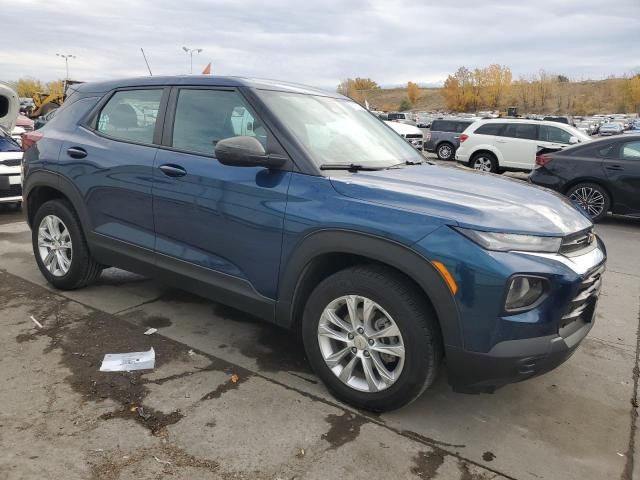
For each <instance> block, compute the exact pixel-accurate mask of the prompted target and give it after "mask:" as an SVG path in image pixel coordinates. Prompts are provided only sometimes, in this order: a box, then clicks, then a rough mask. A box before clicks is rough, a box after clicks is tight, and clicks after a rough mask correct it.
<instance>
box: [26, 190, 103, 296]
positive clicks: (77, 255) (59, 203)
mask: <svg viewBox="0 0 640 480" xmlns="http://www.w3.org/2000/svg"><path fill="white" fill-rule="evenodd" d="M47 215H55V216H57V217H58V218H60V220H62V222H63V223H64V224H65V226H66V227H67V229H68V230H69V235H70V237H71V243H72V247H73V251H72V252H73V253H72V256H71V265H70V267H69V270H68V271H67V273H66V274H64V275H62V276H55V275H53V274H52V273H51V272H50V271H49V270H47V267H45V265H44V262H43V261H42V258H41V257H40V252H39V249H38V230H39V226H40V224H41V222H42V219H43V218H45V217H46V216H47ZM31 243H32V245H33V253H34V255H35V257H36V262H37V264H38V268H39V269H40V272H41V273H42V275H43V276H44V277H45V278H46V279H47V281H48V282H49V283H50V284H51V285H53V286H54V287H56V288H59V289H61V290H74V289H77V288H82V287H85V286H87V285H89V284H90V283H92V282H94V281H95V280H96V279H97V278H98V277H99V276H100V273H101V272H102V269H103V266H102V265H100V264H99V263H98V262H96V261H95V260H94V259H93V257H92V256H91V252H90V251H89V248H88V247H87V240H86V239H85V236H84V232H83V231H82V228H81V226H80V221H79V220H78V217H77V215H76V213H75V211H74V210H73V207H72V206H71V205H70V204H69V203H68V202H67V201H65V200H50V201H48V202H46V203H44V204H42V205H41V206H40V208H39V209H38V211H37V212H36V214H35V216H34V219H33V226H32V230H31Z"/></svg>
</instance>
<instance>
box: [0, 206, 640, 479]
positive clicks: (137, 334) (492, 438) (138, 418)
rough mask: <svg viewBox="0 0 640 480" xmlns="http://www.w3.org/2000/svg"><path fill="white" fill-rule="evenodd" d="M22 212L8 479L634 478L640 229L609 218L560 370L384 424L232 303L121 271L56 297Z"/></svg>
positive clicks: (6, 280)
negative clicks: (581, 333) (144, 361)
mask: <svg viewBox="0 0 640 480" xmlns="http://www.w3.org/2000/svg"><path fill="white" fill-rule="evenodd" d="M0 218H3V216H2V214H0ZM16 220H17V221H7V222H3V221H2V220H0V325H1V326H2V332H3V333H2V335H1V336H0V349H1V351H2V352H4V354H3V355H2V357H0V382H2V385H3V388H2V389H1V390H0V405H2V406H3V408H2V410H1V411H0V479H2V480H5V479H14V478H15V479H18V478H20V479H22V478H42V477H43V475H42V474H43V472H46V473H47V475H44V476H50V477H53V476H56V475H57V476H59V477H61V478H65V479H67V478H69V479H72V478H88V477H93V478H99V479H103V478H104V479H115V478H121V479H128V478H136V479H146V478H158V477H159V476H161V475H162V474H166V475H169V474H171V475H172V477H171V478H185V479H186V478H195V477H196V476H197V477H199V478H205V479H206V478H252V479H253V478H258V479H260V478H269V479H275V478H287V479H288V478H318V479H319V478H340V477H343V476H348V477H349V478H386V477H388V476H393V477H395V478H437V479H464V480H478V479H490V478H512V479H540V478H544V479H605V478H606V479H610V478H616V479H617V478H622V479H631V478H633V473H634V453H635V452H634V450H635V445H636V444H637V443H638V442H639V441H640V439H638V438H636V437H637V434H636V432H635V423H636V418H635V415H636V413H635V412H636V410H635V408H634V404H635V405H637V402H636V391H637V385H635V382H637V370H636V377H635V378H634V368H637V351H638V350H637V346H638V336H637V333H638V321H639V317H640V315H639V314H640V308H639V307H640V305H639V299H640V257H639V256H638V255H637V250H638V245H639V243H638V242H639V241H640V221H637V220H630V219H622V218H609V219H607V220H606V221H604V222H603V223H602V224H600V225H598V227H597V231H598V233H599V234H600V235H601V236H602V238H603V239H604V241H605V243H606V244H607V247H608V254H609V263H608V271H607V273H606V275H605V278H604V282H603V291H602V296H601V300H600V304H599V307H598V314H597V322H596V324H595V326H594V328H593V329H592V331H591V333H590V335H589V337H588V338H587V339H586V340H585V341H584V343H583V345H582V346H581V348H580V349H578V351H577V353H576V354H575V355H574V356H573V357H572V358H571V359H570V360H569V361H568V362H567V363H566V364H564V365H563V366H561V367H560V368H558V369H557V370H555V371H553V372H551V373H549V374H547V375H544V376H542V377H539V378H535V379H532V380H530V381H527V382H524V383H521V384H516V385H511V386H507V387H505V388H503V389H500V390H498V391H497V392H496V393H495V394H493V395H463V394H456V393H453V392H451V390H450V389H449V387H448V386H447V384H446V378H445V376H444V375H443V376H441V378H440V379H439V380H438V382H437V383H436V384H435V385H434V387H433V388H432V389H430V390H429V391H427V392H426V393H425V394H424V395H423V396H422V397H421V398H420V399H418V400H417V401H416V402H415V403H413V404H412V405H410V406H408V407H406V408H403V409H401V410H399V411H396V412H392V413H388V414H384V415H381V416H375V415H370V414H367V413H363V412H356V411H353V410H352V409H350V408H348V407H346V406H344V405H341V404H340V403H338V402H337V401H335V400H334V399H333V397H331V395H330V394H329V393H328V392H327V391H326V390H325V388H324V387H323V386H322V385H321V384H320V383H319V382H318V380H317V378H316V377H315V376H314V375H313V374H312V372H311V371H310V370H309V367H308V365H307V363H306V361H305V358H304V354H303V352H302V349H301V347H300V344H299V342H298V341H297V339H296V338H295V337H294V336H293V335H290V334H287V333H286V332H282V331H280V330H278V329H276V328H274V327H271V326H269V325H266V324H263V323H260V322H259V321H257V320H255V319H253V318H251V317H249V316H247V315H245V314H243V313H240V312H238V311H235V310H232V309H229V308H226V307H224V306H221V305H217V304H214V303H211V302H209V301H207V300H204V299H200V298H198V297H196V296H193V295H190V294H187V293H183V292H181V291H179V290H175V289H172V288H169V287H166V286H164V285H162V284H159V283H157V282H155V281H151V280H147V279H145V278H143V277H139V276H137V275H133V274H130V273H127V272H122V271H119V270H115V269H109V270H106V271H105V272H104V274H103V276H102V278H101V279H100V281H99V282H98V283H97V284H96V285H94V286H91V287H89V288H86V289H83V290H78V291H74V292H58V291H53V290H51V289H50V288H48V287H47V286H46V285H45V283H44V281H43V278H42V277H41V275H40V273H39V272H38V271H37V268H36V265H35V262H34V260H33V254H32V252H31V246H30V242H29V238H30V232H29V230H28V228H27V226H26V225H25V224H24V223H23V222H22V221H21V220H20V219H16ZM30 315H33V316H34V317H35V318H36V319H38V320H39V321H41V323H42V324H43V326H44V328H43V329H42V330H40V329H38V328H36V327H35V326H34V324H33V322H32V321H31V320H30V318H29V317H30ZM148 327H155V328H158V330H159V332H158V333H156V334H154V335H151V336H145V335H143V332H144V331H145V330H146V329H147V328H148ZM150 346H153V347H154V349H155V350H156V355H157V364H156V368H155V369H154V371H152V372H148V373H144V374H139V373H136V374H118V373H111V374H105V373H99V372H98V368H99V364H100V361H101V359H102V356H103V355H104V354H105V353H111V352H126V351H142V350H147V349H148V348H149V347H150ZM167 462H168V463H167ZM635 470H636V471H635V473H636V475H638V474H639V473H640V470H638V467H637V466H635ZM3 475H4V477H3Z"/></svg>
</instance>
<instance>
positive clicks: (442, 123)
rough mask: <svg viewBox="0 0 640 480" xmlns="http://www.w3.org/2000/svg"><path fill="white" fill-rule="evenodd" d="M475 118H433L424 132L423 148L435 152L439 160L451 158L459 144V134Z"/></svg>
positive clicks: (453, 156)
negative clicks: (428, 128) (429, 128)
mask: <svg viewBox="0 0 640 480" xmlns="http://www.w3.org/2000/svg"><path fill="white" fill-rule="evenodd" d="M474 121H475V120H457V119H452V120H446V119H444V120H434V121H433V122H432V123H431V130H430V131H429V132H427V133H426V134H425V143H424V149H425V150H426V151H427V152H432V153H433V152H435V153H436V154H437V155H438V158H439V159H440V160H453V159H454V158H455V154H456V150H457V149H458V147H459V146H460V134H461V133H462V132H464V131H465V130H466V128H467V127H468V126H469V125H471V124H472V123H473V122H474Z"/></svg>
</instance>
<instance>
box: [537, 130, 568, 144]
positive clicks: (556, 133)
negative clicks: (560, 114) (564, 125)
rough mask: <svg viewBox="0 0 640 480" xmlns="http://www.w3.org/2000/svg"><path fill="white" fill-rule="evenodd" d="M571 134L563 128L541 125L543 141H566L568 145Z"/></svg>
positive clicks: (541, 138)
mask: <svg viewBox="0 0 640 480" xmlns="http://www.w3.org/2000/svg"><path fill="white" fill-rule="evenodd" d="M571 136H572V135H571V133H569V132H567V131H565V130H563V129H561V128H558V127H550V126H548V125H540V140H542V141H543V142H553V143H566V144H567V145H568V144H569V139H570V138H571Z"/></svg>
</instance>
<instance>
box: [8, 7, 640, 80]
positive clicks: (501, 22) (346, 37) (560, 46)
mask: <svg viewBox="0 0 640 480" xmlns="http://www.w3.org/2000/svg"><path fill="white" fill-rule="evenodd" d="M0 12H1V13H0V44H1V45H2V48H0V80H16V79H18V78H21V77H31V78H36V79H41V80H44V81H49V80H54V79H58V78H64V77H65V62H64V59H62V58H61V57H58V56H56V53H60V54H72V55H75V57H76V58H74V59H70V60H69V70H70V78H72V79H76V80H84V81H91V80H101V79H109V78H118V77H129V76H141V75H148V71H147V68H146V66H145V63H144V60H143V58H142V54H141V52H140V48H141V47H142V48H144V51H145V53H146V55H147V58H148V60H149V63H150V66H151V69H152V72H153V74H154V75H161V74H162V75H181V74H188V73H189V70H190V65H189V56H188V55H187V54H186V53H185V52H184V51H183V50H182V47H183V46H187V47H190V48H202V49H203V51H202V52H201V53H198V54H194V58H193V71H194V73H200V72H201V71H202V69H203V68H204V67H205V65H206V64H207V63H208V62H212V64H213V67H212V73H213V74H216V75H239V76H250V77H260V78H273V79H279V80H286V81H291V82H297V83H304V84H309V85H313V86H317V87H321V88H326V89H332V90H333V89H335V87H336V86H337V84H338V83H339V82H340V80H341V79H344V78H349V77H356V76H360V77H370V78H372V79H374V80H375V81H377V82H378V83H379V84H380V85H383V86H395V85H406V82H407V81H409V80H411V81H414V82H419V83H420V84H425V85H437V84H439V83H441V82H442V81H443V80H444V79H445V78H446V77H447V75H449V74H450V73H453V72H454V71H455V70H456V69H457V68H458V67H460V66H462V65H464V66H467V67H470V68H475V67H483V66H486V65H489V64H491V63H499V64H502V65H507V66H509V67H510V68H511V70H512V72H513V76H514V79H515V78H519V77H520V76H528V75H531V74H535V73H536V72H538V71H539V70H540V69H541V68H543V69H545V70H546V71H547V72H551V73H557V74H563V75H567V76H569V77H570V78H572V79H589V78H591V79H601V78H606V77H607V76H609V75H612V74H615V75H622V74H628V73H631V72H640V54H639V52H640V0H615V1H605V0H440V1H431V0H322V1H311V0H306V1H305V0H268V1H265V0H171V1H167V0H106V1H105V0H102V1H94V0H82V1H77V0H19V1H18V0H0Z"/></svg>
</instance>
